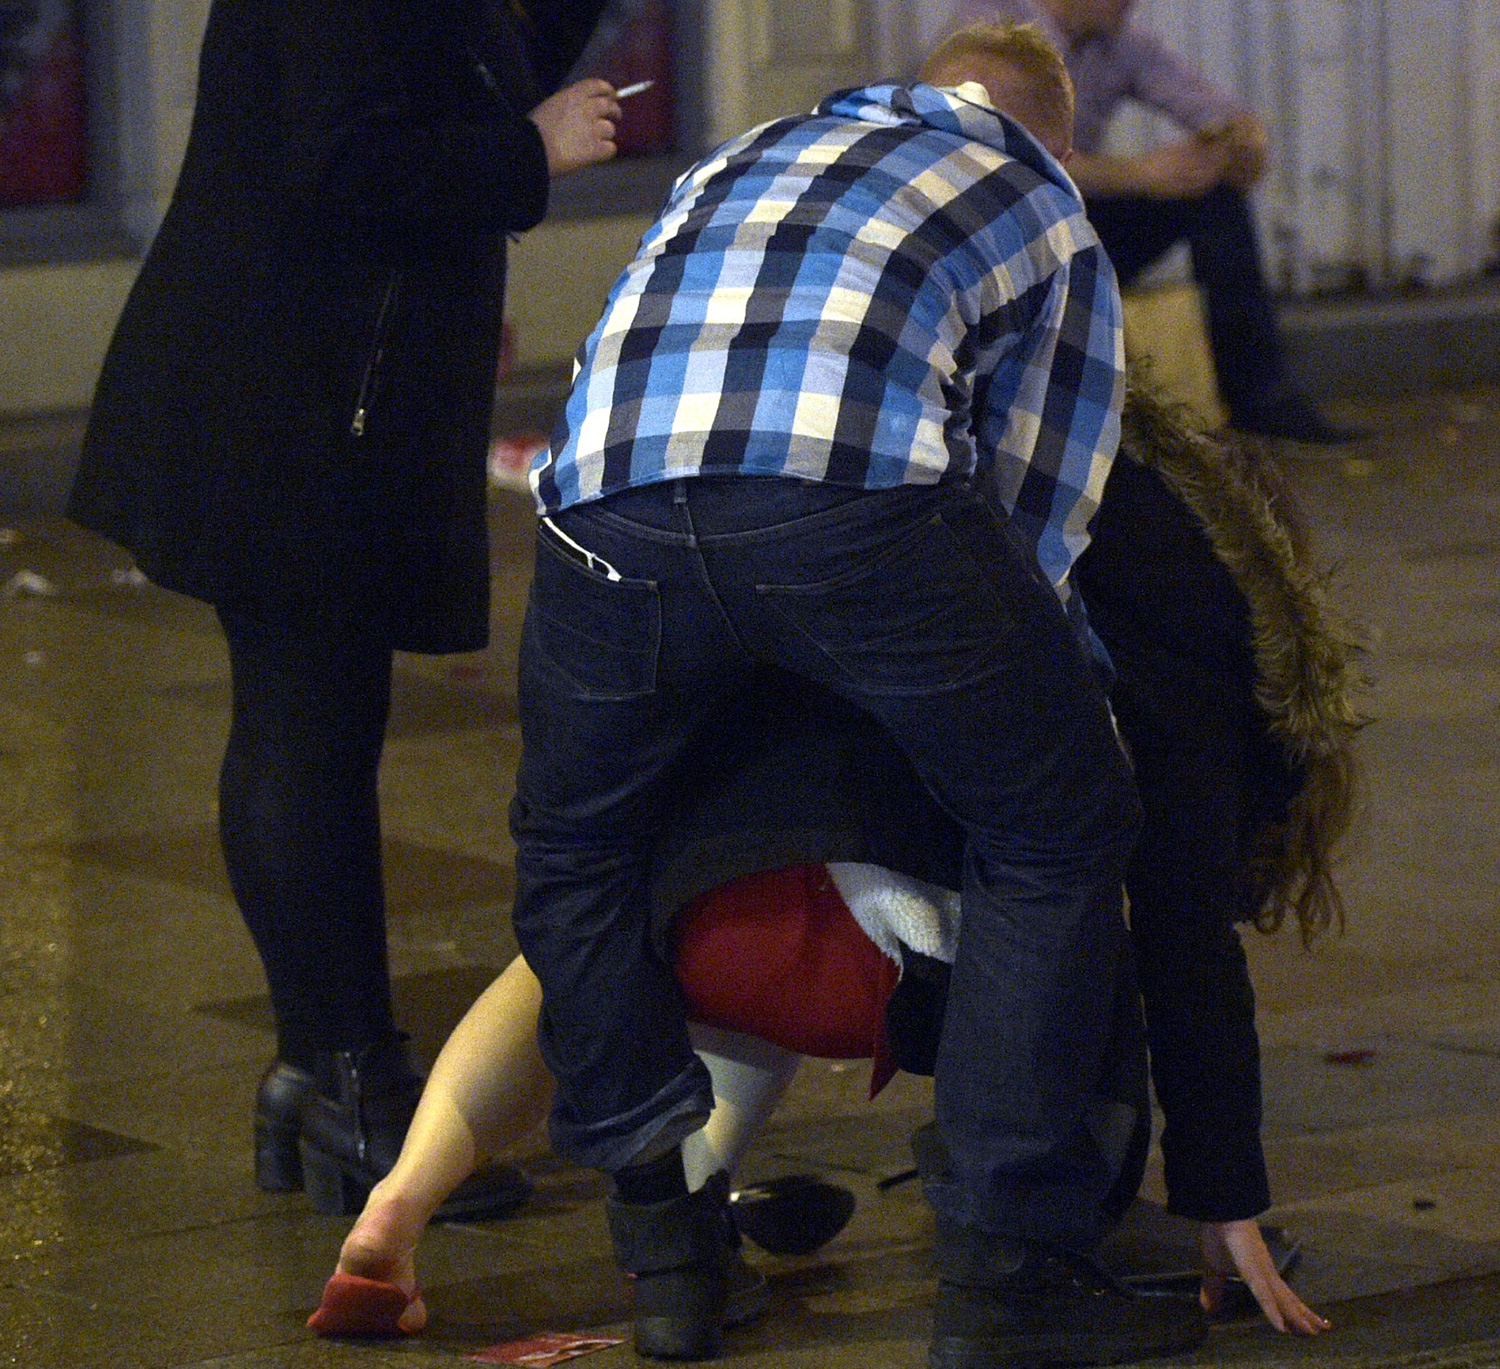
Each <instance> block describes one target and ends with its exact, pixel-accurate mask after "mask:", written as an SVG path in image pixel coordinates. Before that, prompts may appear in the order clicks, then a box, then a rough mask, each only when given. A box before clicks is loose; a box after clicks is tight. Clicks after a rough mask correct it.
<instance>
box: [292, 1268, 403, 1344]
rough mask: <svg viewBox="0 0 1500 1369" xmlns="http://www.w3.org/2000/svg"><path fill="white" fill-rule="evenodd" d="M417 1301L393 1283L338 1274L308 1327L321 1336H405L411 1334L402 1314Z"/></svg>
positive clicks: (330, 1280) (330, 1283)
mask: <svg viewBox="0 0 1500 1369" xmlns="http://www.w3.org/2000/svg"><path fill="white" fill-rule="evenodd" d="M414 1301H416V1298H415V1297H411V1298H408V1297H407V1296H406V1294H405V1293H403V1292H402V1291H401V1289H399V1288H397V1287H396V1285H395V1284H393V1283H384V1282H382V1281H381V1280H380V1279H366V1278H363V1277H362V1276H361V1275H359V1274H335V1275H334V1276H333V1277H332V1278H331V1279H329V1280H328V1283H327V1284H326V1285H325V1287H324V1289H323V1301H322V1302H321V1303H319V1304H318V1310H317V1311H316V1312H314V1313H313V1314H312V1316H310V1317H309V1318H308V1319H307V1324H308V1325H309V1326H310V1327H312V1329H313V1330H314V1331H316V1332H317V1333H318V1334H319V1335H320V1336H368V1337H377V1336H378V1337H390V1336H405V1335H409V1334H410V1333H409V1332H407V1331H405V1330H404V1329H403V1328H402V1326H401V1314H402V1313H403V1312H405V1311H406V1309H407V1308H408V1307H410V1306H411V1304H412V1303H413V1302H414Z"/></svg>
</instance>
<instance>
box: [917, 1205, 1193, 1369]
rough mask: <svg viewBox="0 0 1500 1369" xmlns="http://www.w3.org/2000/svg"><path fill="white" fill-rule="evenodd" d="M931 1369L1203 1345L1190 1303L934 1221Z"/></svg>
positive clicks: (989, 1368) (1045, 1362) (1119, 1358)
mask: <svg viewBox="0 0 1500 1369" xmlns="http://www.w3.org/2000/svg"><path fill="white" fill-rule="evenodd" d="M937 1265H938V1296H937V1310H936V1314H935V1317H934V1321H933V1332H932V1346H931V1349H930V1352H929V1356H928V1364H929V1366H930V1369H1059V1367H1060V1366H1064V1365H1088V1364H1121V1363H1125V1362H1128V1361H1131V1360H1138V1359H1154V1358H1156V1357H1158V1356H1161V1355H1175V1354H1180V1353H1182V1352H1184V1351H1187V1350H1192V1349H1193V1348H1194V1347H1196V1346H1198V1345H1201V1344H1202V1342H1203V1340H1204V1338H1205V1337H1206V1336H1207V1334H1208V1319H1207V1318H1206V1317H1205V1316H1204V1314H1203V1309H1202V1308H1201V1307H1200V1306H1199V1305H1198V1302H1197V1300H1196V1299H1195V1298H1172V1297H1138V1296H1136V1295H1135V1294H1133V1293H1131V1292H1130V1291H1129V1290H1127V1289H1125V1288H1124V1287H1122V1286H1121V1285H1120V1284H1118V1283H1116V1282H1115V1281H1114V1280H1113V1279H1111V1278H1110V1277H1109V1276H1108V1275H1107V1274H1105V1273H1104V1272H1103V1271H1102V1270H1101V1269H1099V1268H1098V1266H1096V1265H1095V1264H1093V1262H1092V1261H1089V1260H1086V1259H1084V1258H1082V1257H1080V1256H1071V1255H1064V1254H1058V1253H1053V1252H1051V1251H1047V1250H1045V1249H1043V1248H1041V1247H1039V1246H1034V1245H1012V1244H1010V1243H1008V1242H1005V1241H1003V1240H1001V1239H1000V1238H999V1237H996V1236H991V1235H989V1234H988V1233H986V1232H982V1231H979V1230H977V1229H975V1228H973V1227H964V1226H959V1225H957V1224H956V1223H952V1222H948V1221H945V1220H944V1219H942V1218H939V1220H938V1233H937Z"/></svg>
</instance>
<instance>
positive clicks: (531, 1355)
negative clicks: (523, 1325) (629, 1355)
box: [464, 1331, 624, 1369]
mask: <svg viewBox="0 0 1500 1369" xmlns="http://www.w3.org/2000/svg"><path fill="white" fill-rule="evenodd" d="M623 1344H624V1342H623V1341H622V1340H620V1339H619V1338H618V1337H616V1336H593V1335H588V1336H580V1335H577V1334H575V1333H574V1332H572V1331H545V1332H543V1333H542V1334H541V1335H540V1336H529V1337H528V1338H527V1339H526V1340H513V1341H508V1342H507V1343H506V1344H504V1345H492V1346H490V1348H489V1349H488V1350H481V1351H480V1352H479V1353H478V1354H477V1355H465V1356H464V1358H465V1359H468V1360H472V1361H473V1362H474V1363H475V1364H524V1365H528V1366H531V1369H547V1366H548V1365H551V1364H562V1363H563V1362H564V1361H566V1360H570V1359H577V1358H578V1356H579V1355H590V1354H593V1352H594V1351H595V1350H609V1349H612V1348H613V1347H614V1346H616V1345H623Z"/></svg>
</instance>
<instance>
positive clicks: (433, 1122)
mask: <svg viewBox="0 0 1500 1369" xmlns="http://www.w3.org/2000/svg"><path fill="white" fill-rule="evenodd" d="M541 1004H542V991H541V985H540V984H538V983H537V980H536V976H535V975H533V974H532V973H531V969H530V967H529V966H528V965H527V964H526V962H525V960H524V959H523V958H522V957H520V956H517V957H516V958H515V959H514V960H513V961H511V963H510V965H509V966H508V967H507V968H506V969H505V971H504V973H503V974H501V975H500V977H499V978H498V979H496V980H495V982H494V983H493V984H491V985H490V987H489V988H488V989H486V990H485V991H484V993H483V994H481V995H480V997H479V998H478V1000H477V1001H476V1002H475V1003H474V1006H473V1007H472V1008H470V1009H469V1011H468V1012H467V1013H466V1014H465V1015H464V1018H463V1021H461V1022H460V1023H459V1024H458V1026H457V1027H455V1028H454V1031H453V1035H452V1036H450V1037H449V1038H448V1041H447V1043H446V1044H445V1045H444V1046H443V1049H442V1053H441V1054H440V1055H439V1056H438V1058H437V1063H436V1064H435V1065H434V1066H433V1068H432V1073H431V1074H430V1075H429V1076H428V1078H427V1085H426V1087H425V1088H424V1089H423V1091H422V1101H421V1102H420V1103H419V1104H418V1106H417V1112H416V1115H415V1116H414V1117H413V1118H412V1123H411V1127H410V1129H409V1130H408V1131H407V1133H406V1141H405V1143H404V1144H403V1145H402V1147H401V1155H400V1157H399V1158H398V1159H397V1161H396V1164H395V1167H394V1168H393V1169H392V1170H391V1172H390V1173H389V1174H388V1175H386V1177H385V1178H384V1179H382V1180H381V1181H380V1182H379V1183H378V1184H376V1185H375V1187H374V1188H373V1189H371V1191H370V1196H369V1199H368V1200H367V1201H366V1203H365V1208H364V1211H363V1212H361V1213H360V1215H359V1217H358V1218H357V1219H356V1221H355V1223H354V1227H353V1229H352V1230H351V1231H350V1232H349V1235H348V1237H347V1238H346V1239H345V1241H344V1245H343V1249H342V1250H341V1251H340V1253H339V1265H338V1272H339V1273H341V1274H354V1275H358V1276H360V1277H362V1278H365V1279H375V1280H378V1281H380V1282H382V1283H389V1284H394V1285H395V1286H396V1287H398V1288H399V1289H401V1291H402V1292H403V1293H405V1294H406V1295H407V1297H408V1298H411V1299H412V1301H411V1302H410V1303H409V1305H408V1306H407V1308H406V1310H405V1312H404V1313H403V1314H402V1316H401V1320H400V1326H401V1329H402V1330H404V1331H419V1330H421V1329H422V1327H423V1326H424V1325H425V1324H426V1321H427V1309H426V1306H425V1305H424V1304H423V1302H422V1299H421V1298H420V1297H417V1296H416V1291H417V1276H416V1265H415V1254H416V1248H417V1242H418V1240H420V1238H421V1235H422V1231H423V1229H424V1228H425V1227H426V1225H427V1223H428V1222H429V1221H430V1220H431V1219H432V1215H433V1213H434V1212H436V1211H437V1209H438V1208H439V1207H440V1206H441V1205H442V1203H443V1200H444V1199H445V1198H447V1196H448V1195H449V1194H450V1193H451V1192H452V1191H453V1190H454V1189H455V1188H457V1187H458V1185H459V1184H461V1183H462V1182H463V1181H464V1180H465V1179H466V1178H467V1177H468V1176H469V1174H470V1173H472V1171H473V1170H474V1168H475V1166H476V1165H477V1164H479V1163H480V1162H481V1161H483V1160H485V1159H487V1158H488V1157H489V1156H491V1155H493V1154H495V1153H496V1152H497V1151H500V1150H504V1149H505V1148H506V1147H508V1146H512V1145H515V1144H516V1143H517V1142H519V1141H521V1140H524V1139H525V1137H526V1136H527V1135H529V1134H530V1133H531V1132H532V1131H534V1130H535V1129H536V1127H537V1126H538V1125H539V1124H540V1123H541V1122H542V1121H543V1120H544V1119H545V1117H546V1115H547V1110H548V1108H549V1107H550V1106H551V1103H552V1093H553V1086H552V1077H551V1075H549V1074H548V1073H547V1068H546V1066H545V1065H544V1064H543V1063H542V1056H541V1052H540V1051H539V1050H538V1048H537V1041H536V1024H537V1014H538V1012H539V1011H540V1010H541ZM694 1037H695V1044H696V1045H697V1046H698V1048H699V1049H700V1051H701V1052H702V1053H703V1058H704V1061H705V1063H706V1064H707V1065H708V1068H709V1073H710V1074H711V1075H712V1077H713V1080H714V1093H715V1107H714V1112H713V1115H712V1117H711V1118H710V1119H709V1122H708V1125H707V1126H706V1127H705V1128H704V1129H703V1130H702V1131H700V1132H695V1133H694V1134H693V1135H692V1136H690V1137H689V1138H688V1144H687V1145H686V1146H685V1147H684V1161H685V1164H686V1167H687V1171H688V1183H689V1187H690V1188H693V1189H696V1188H698V1187H700V1186H701V1185H702V1184H703V1182H704V1181H705V1180H706V1179H707V1178H708V1177H709V1175H711V1174H713V1173H715V1172H717V1171H718V1170H721V1169H726V1170H732V1169H733V1166H734V1165H735V1163H736V1162H737V1161H738V1160H739V1158H740V1156H741V1155H742V1154H743V1153H744V1150H745V1147H746V1146H747V1145H748V1144H749V1142H750V1140H751V1138H752V1137H753V1136H754V1135H755V1133H756V1131H757V1130H759V1128H760V1126H761V1124H762V1122H764V1120H765V1119H766V1117H767V1116H769V1115H770V1113H771V1111H772V1109H774V1108H775V1106H776V1103H777V1102H778V1100H779V1099H780V1098H781V1095H782V1093H783V1092H784V1091H785V1089H786V1086H787V1085H788V1084H789V1083H790V1082H791V1079H792V1075H793V1074H795V1073H796V1069H797V1065H798V1064H799V1063H800V1061H801V1057H800V1056H798V1055H795V1054H793V1053H792V1052H790V1051H784V1050H782V1049H780V1048H779V1047H776V1046H772V1045H770V1044H768V1043H767V1042H765V1041H761V1040H759V1039H757V1038H755V1037H751V1036H745V1035H742V1034H740V1033H738V1032H726V1031H719V1030H717V1029H715V1028H711V1027H706V1028H705V1027H695V1028H694Z"/></svg>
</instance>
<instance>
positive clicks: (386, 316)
mask: <svg viewBox="0 0 1500 1369" xmlns="http://www.w3.org/2000/svg"><path fill="white" fill-rule="evenodd" d="M400 297H401V273H400V272H399V271H392V272H391V278H390V280H388V281H387V282H386V285H385V294H384V295H383V296H381V300H380V312H379V313H378V314H376V315H375V334H374V336H373V338H372V339H371V341H370V354H369V357H368V359H367V360H366V361H365V369H364V374H363V375H361V376H360V379H359V394H358V396H357V397H356V398H355V401H354V418H353V419H352V420H351V421H350V424H349V431H350V432H351V433H353V434H354V436H355V437H363V436H364V435H365V426H366V424H367V423H368V422H369V418H370V404H371V403H372V402H373V400H374V394H373V393H372V392H373V389H374V385H375V373H376V371H377V370H378V369H379V367H380V362H381V360H382V358H383V357H384V356H385V340H386V334H387V333H388V332H389V331H390V325H391V314H392V313H393V312H394V311H395V308H396V301H397V300H398V299H399V298H400Z"/></svg>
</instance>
